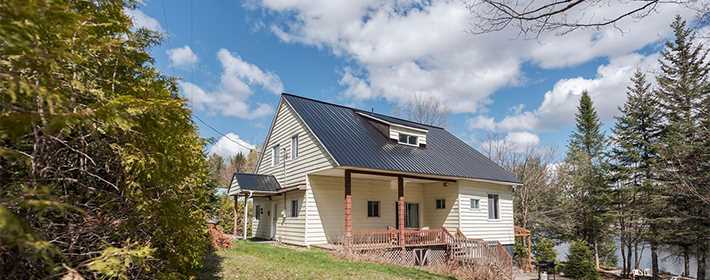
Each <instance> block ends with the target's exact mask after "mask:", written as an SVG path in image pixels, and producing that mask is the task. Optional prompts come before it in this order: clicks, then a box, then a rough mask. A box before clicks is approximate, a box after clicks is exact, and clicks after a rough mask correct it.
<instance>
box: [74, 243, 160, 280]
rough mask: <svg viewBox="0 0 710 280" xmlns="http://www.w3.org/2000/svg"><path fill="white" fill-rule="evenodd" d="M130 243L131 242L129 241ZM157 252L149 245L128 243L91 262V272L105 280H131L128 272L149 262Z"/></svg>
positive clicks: (111, 249) (112, 248)
mask: <svg viewBox="0 0 710 280" xmlns="http://www.w3.org/2000/svg"><path fill="white" fill-rule="evenodd" d="M129 242H130V241H129ZM154 251H155V250H154V249H152V248H150V246H148V245H138V244H136V243H128V244H127V245H126V246H124V247H122V248H117V247H108V248H106V249H104V250H103V251H102V252H101V255H100V256H98V257H96V258H94V259H93V260H92V261H91V262H89V264H88V267H89V269H90V270H92V271H95V272H97V273H99V274H100V275H101V276H102V277H101V278H105V279H129V278H128V270H129V269H130V268H131V267H132V266H140V265H141V264H142V263H143V262H145V261H147V260H149V259H150V258H151V256H152V255H153V252H154Z"/></svg>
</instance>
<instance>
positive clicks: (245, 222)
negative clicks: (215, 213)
mask: <svg viewBox="0 0 710 280" xmlns="http://www.w3.org/2000/svg"><path fill="white" fill-rule="evenodd" d="M249 197H251V193H250V194H249V196H247V195H244V230H243V231H242V236H243V237H244V240H247V222H248V220H249V205H248V204H247V203H248V202H249ZM234 198H235V199H236V196H235V197H234ZM236 206H237V204H236V202H235V204H234V207H236ZM235 219H236V217H235Z"/></svg>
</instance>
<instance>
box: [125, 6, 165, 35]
mask: <svg viewBox="0 0 710 280" xmlns="http://www.w3.org/2000/svg"><path fill="white" fill-rule="evenodd" d="M123 11H124V12H125V13H126V15H128V17H130V18H131V20H133V26H134V27H136V28H145V29H148V30H152V31H156V32H161V33H164V32H165V30H164V29H163V27H162V26H160V22H159V21H158V20H157V19H155V18H152V17H150V16H148V15H146V14H144V13H143V12H142V11H141V10H138V9H135V10H132V9H124V10H123Z"/></svg>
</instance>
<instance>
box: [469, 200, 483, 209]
mask: <svg viewBox="0 0 710 280" xmlns="http://www.w3.org/2000/svg"><path fill="white" fill-rule="evenodd" d="M474 201H476V203H475V204H476V207H473V205H474V203H473V202H474ZM469 208H470V209H474V210H480V209H481V199H480V198H471V199H470V200H469Z"/></svg>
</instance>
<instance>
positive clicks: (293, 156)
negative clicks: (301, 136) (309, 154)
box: [291, 135, 298, 159]
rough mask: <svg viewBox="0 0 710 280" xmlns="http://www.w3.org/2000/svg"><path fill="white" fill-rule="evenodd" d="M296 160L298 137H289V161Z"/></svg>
mask: <svg viewBox="0 0 710 280" xmlns="http://www.w3.org/2000/svg"><path fill="white" fill-rule="evenodd" d="M297 158H298V135H294V136H293V137H291V159H297Z"/></svg>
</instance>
